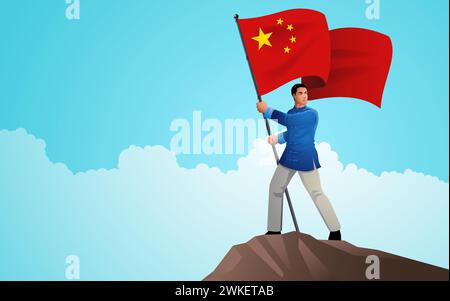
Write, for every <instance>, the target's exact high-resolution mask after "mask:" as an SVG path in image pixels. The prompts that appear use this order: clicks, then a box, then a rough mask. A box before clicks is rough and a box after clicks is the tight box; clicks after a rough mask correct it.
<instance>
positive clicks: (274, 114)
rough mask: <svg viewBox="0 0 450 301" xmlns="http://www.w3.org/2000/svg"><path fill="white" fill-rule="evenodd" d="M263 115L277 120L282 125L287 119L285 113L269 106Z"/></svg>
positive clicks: (285, 123)
mask: <svg viewBox="0 0 450 301" xmlns="http://www.w3.org/2000/svg"><path fill="white" fill-rule="evenodd" d="M264 117H265V118H270V119H272V120H274V121H276V122H278V123H279V124H281V125H284V126H286V125H287V119H288V116H287V114H286V113H283V112H280V111H278V110H274V109H272V108H271V107H268V108H267V109H266V110H265V111H264Z"/></svg>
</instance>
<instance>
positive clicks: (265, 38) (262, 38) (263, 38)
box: [252, 28, 272, 50]
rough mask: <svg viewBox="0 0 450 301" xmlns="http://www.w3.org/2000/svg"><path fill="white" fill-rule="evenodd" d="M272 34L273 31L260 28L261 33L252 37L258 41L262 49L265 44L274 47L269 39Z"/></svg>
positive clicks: (259, 47)
mask: <svg viewBox="0 0 450 301" xmlns="http://www.w3.org/2000/svg"><path fill="white" fill-rule="evenodd" d="M271 35H272V32H269V33H264V32H263V31H262V29H261V28H259V35H258V36H256V37H253V38H252V40H255V41H258V50H260V49H261V47H263V46H264V45H267V46H270V47H272V44H270V41H269V38H270V36H271Z"/></svg>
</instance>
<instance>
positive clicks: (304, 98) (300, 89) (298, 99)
mask: <svg viewBox="0 0 450 301" xmlns="http://www.w3.org/2000/svg"><path fill="white" fill-rule="evenodd" d="M291 94H292V97H293V98H294V101H295V105H296V106H297V107H300V108H301V107H304V106H306V103H307V102H308V89H307V88H306V86H305V85H304V84H295V85H294V86H293V87H292V89H291Z"/></svg>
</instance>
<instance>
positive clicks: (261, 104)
mask: <svg viewBox="0 0 450 301" xmlns="http://www.w3.org/2000/svg"><path fill="white" fill-rule="evenodd" d="M256 109H257V110H258V112H260V113H264V111H265V110H266V109H267V103H266V102H265V101H258V102H257V103H256Z"/></svg>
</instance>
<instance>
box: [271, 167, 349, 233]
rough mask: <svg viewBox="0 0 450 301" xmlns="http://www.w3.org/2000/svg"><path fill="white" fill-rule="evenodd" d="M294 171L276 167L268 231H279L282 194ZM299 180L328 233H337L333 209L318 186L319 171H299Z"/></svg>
mask: <svg viewBox="0 0 450 301" xmlns="http://www.w3.org/2000/svg"><path fill="white" fill-rule="evenodd" d="M296 172H297V171H296V170H293V169H290V168H287V167H284V166H282V165H281V164H279V165H278V167H277V169H276V170H275V173H274V174H273V177H272V181H271V182H270V191H269V217H268V222H267V230H268V231H276V232H278V231H281V225H282V220H283V194H284V191H285V190H286V187H287V186H288V184H289V182H290V181H291V179H292V177H293V176H294V174H295V173H296ZM298 174H299V175H300V179H301V180H302V182H303V185H304V186H305V188H306V190H307V191H308V193H309V195H310V196H311V198H312V200H313V201H314V204H315V205H316V207H317V209H318V210H319V212H320V215H321V216H322V218H323V220H324V222H325V224H326V225H327V227H328V230H330V231H337V230H339V229H340V228H341V225H340V224H339V221H338V219H337V216H336V213H334V210H333V207H332V206H331V203H330V201H329V200H328V198H327V196H326V195H325V194H324V193H323V192H322V187H321V185H320V177H319V171H318V170H317V169H314V170H312V171H299V172H298Z"/></svg>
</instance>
